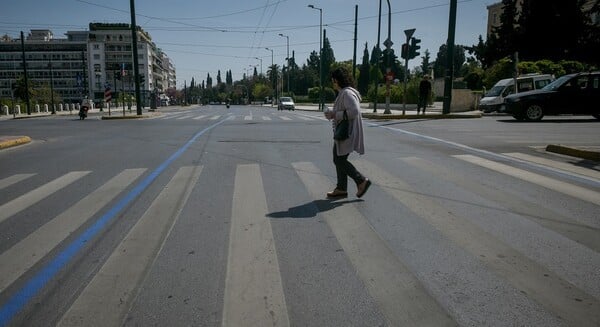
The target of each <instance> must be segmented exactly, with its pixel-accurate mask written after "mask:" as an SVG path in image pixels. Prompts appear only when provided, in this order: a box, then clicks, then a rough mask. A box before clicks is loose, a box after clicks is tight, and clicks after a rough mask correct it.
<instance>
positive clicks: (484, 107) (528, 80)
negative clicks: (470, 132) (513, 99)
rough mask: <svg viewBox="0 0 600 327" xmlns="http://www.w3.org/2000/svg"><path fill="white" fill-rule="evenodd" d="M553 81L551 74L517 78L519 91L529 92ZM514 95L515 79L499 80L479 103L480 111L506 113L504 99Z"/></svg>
mask: <svg viewBox="0 0 600 327" xmlns="http://www.w3.org/2000/svg"><path fill="white" fill-rule="evenodd" d="M553 80H554V77H553V76H552V75H549V74H526V75H521V76H519V77H517V90H518V92H527V91H531V90H537V89H541V88H543V87H544V86H546V85H548V84H550V83H551V82H552V81H553ZM513 93H515V79H514V78H507V79H502V80H499V81H498V82H497V83H496V84H494V86H493V87H492V88H491V89H490V90H489V91H488V92H487V93H486V94H484V96H483V98H482V99H481V100H480V101H479V109H480V110H481V111H483V112H494V111H498V112H504V98H505V97H506V96H508V95H510V94H513Z"/></svg>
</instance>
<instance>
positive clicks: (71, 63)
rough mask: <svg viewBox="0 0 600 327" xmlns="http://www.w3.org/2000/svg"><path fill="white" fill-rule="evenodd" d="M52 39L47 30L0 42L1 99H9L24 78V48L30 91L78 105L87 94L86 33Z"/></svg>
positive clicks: (69, 33) (69, 34) (70, 33)
mask: <svg viewBox="0 0 600 327" xmlns="http://www.w3.org/2000/svg"><path fill="white" fill-rule="evenodd" d="M66 35H67V38H65V39H55V38H54V35H53V34H52V32H51V31H50V30H31V32H30V33H29V35H28V36H27V37H25V39H24V40H23V42H21V38H17V39H12V38H10V37H7V36H4V37H3V38H2V39H0V98H8V99H10V98H12V96H13V93H12V92H13V90H14V89H15V88H16V85H17V81H18V80H19V78H22V76H23V74H24V66H23V48H24V52H25V62H26V63H27V76H28V80H29V81H28V82H29V87H30V88H31V89H40V88H49V89H50V88H51V89H53V90H54V92H55V93H56V94H58V95H59V96H60V98H61V99H62V101H64V102H67V103H71V102H79V101H80V100H81V98H82V97H83V96H84V95H85V94H87V91H88V88H87V84H86V81H87V80H88V78H87V76H88V75H89V72H88V70H87V60H88V59H87V32H67V34H66Z"/></svg>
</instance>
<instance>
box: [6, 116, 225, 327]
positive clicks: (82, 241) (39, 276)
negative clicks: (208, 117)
mask: <svg viewBox="0 0 600 327" xmlns="http://www.w3.org/2000/svg"><path fill="white" fill-rule="evenodd" d="M228 119H229V118H226V119H223V120H221V121H218V122H216V123H214V124H212V125H210V126H208V127H206V128H204V129H202V130H200V131H199V132H197V133H196V134H194V136H193V137H192V138H190V139H189V140H188V141H187V142H186V143H185V144H184V145H183V146H182V147H180V148H179V149H178V150H177V151H175V153H173V154H172V155H171V156H170V157H169V158H167V159H166V160H165V161H163V162H162V163H161V164H160V165H159V166H158V167H157V168H156V169H155V170H153V171H152V172H151V173H150V174H149V175H148V176H147V177H146V178H144V179H143V180H142V181H140V182H139V183H138V184H137V185H136V186H135V187H134V188H133V189H132V190H131V191H130V192H128V193H127V194H125V195H124V196H123V197H122V198H121V199H120V200H119V201H118V202H117V203H116V204H115V205H114V206H113V207H111V208H110V209H108V211H107V212H106V213H105V214H104V215H102V216H101V217H99V218H98V219H97V220H95V221H94V222H93V223H92V224H91V226H90V227H89V228H87V229H86V230H84V231H82V232H81V233H80V234H79V235H78V236H76V238H75V240H73V241H72V242H71V243H69V244H67V245H66V246H65V248H64V250H62V251H61V252H59V253H57V254H56V256H55V257H54V258H52V259H51V260H50V261H49V262H48V263H47V264H45V265H44V266H43V267H41V268H40V269H39V271H38V272H37V273H35V274H34V276H33V277H31V278H29V279H28V280H27V281H26V282H25V285H24V286H23V287H21V288H20V289H19V290H17V291H16V292H15V294H13V295H12V296H11V297H10V298H9V299H8V300H7V301H6V302H5V303H4V304H2V306H1V307H0V326H4V325H7V324H8V323H9V322H10V321H11V320H12V319H13V317H14V316H15V315H16V314H17V313H19V312H20V311H21V310H22V309H23V307H25V306H26V305H28V304H29V303H30V302H31V299H32V298H34V297H35V296H36V295H37V294H38V292H39V291H40V290H41V289H42V288H44V287H46V284H47V283H48V281H50V280H52V278H54V277H55V276H56V274H57V273H58V272H59V271H61V270H62V269H63V268H64V267H65V265H67V264H69V263H70V262H71V260H72V259H73V257H74V256H75V255H76V254H78V253H79V252H80V250H81V249H82V248H83V247H84V246H85V245H86V244H87V243H88V241H89V240H91V239H93V238H94V237H96V235H97V234H98V233H100V232H102V231H103V230H104V229H105V227H106V226H107V224H109V223H110V222H111V221H112V220H113V219H114V218H115V217H116V216H117V214H119V213H120V212H121V211H122V210H123V209H124V208H125V207H126V206H127V205H128V204H129V203H131V201H133V200H135V199H136V198H137V197H138V196H139V195H140V194H141V193H142V192H144V191H145V190H146V188H148V186H149V185H150V184H151V183H152V182H154V180H155V179H156V178H157V177H158V176H159V175H160V174H161V173H162V172H163V171H164V170H165V169H167V168H168V167H169V166H170V165H171V163H173V161H175V160H177V158H179V157H180V156H181V155H182V154H183V153H184V152H185V151H186V150H187V149H188V148H189V147H190V146H191V145H192V144H194V143H195V142H196V140H197V139H198V138H200V137H201V136H202V135H204V134H205V133H206V132H208V131H210V130H211V129H213V128H215V127H217V126H219V125H221V124H223V123H225V121H227V120H228Z"/></svg>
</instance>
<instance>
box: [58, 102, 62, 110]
mask: <svg viewBox="0 0 600 327" xmlns="http://www.w3.org/2000/svg"><path fill="white" fill-rule="evenodd" d="M58 111H63V104H62V103H59V104H58Z"/></svg>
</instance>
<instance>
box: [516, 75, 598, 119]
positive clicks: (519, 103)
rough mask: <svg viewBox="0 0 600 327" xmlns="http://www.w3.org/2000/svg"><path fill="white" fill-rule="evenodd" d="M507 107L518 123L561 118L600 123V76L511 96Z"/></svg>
mask: <svg viewBox="0 0 600 327" xmlns="http://www.w3.org/2000/svg"><path fill="white" fill-rule="evenodd" d="M504 105H505V106H506V112H507V113H509V114H511V115H512V116H513V117H514V118H515V119H517V120H531V121H537V120H541V119H542V117H544V116H545V115H559V114H574V115H592V116H594V117H595V118H596V119H600V72H587V73H578V74H569V75H564V76H562V77H559V78H558V79H556V80H555V81H554V82H552V83H550V84H548V85H546V86H545V87H544V88H542V89H540V90H535V91H529V92H523V93H518V94H513V95H509V96H507V97H506V98H505V99H504Z"/></svg>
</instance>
